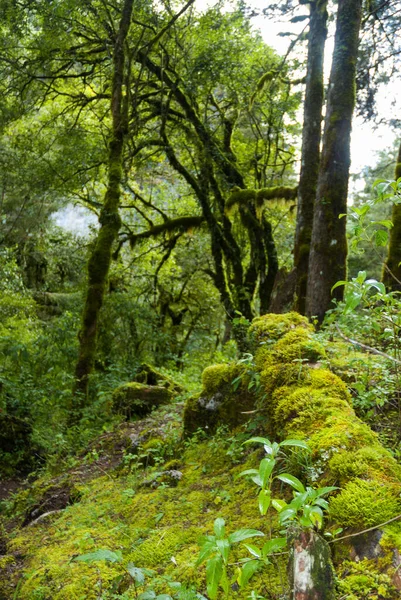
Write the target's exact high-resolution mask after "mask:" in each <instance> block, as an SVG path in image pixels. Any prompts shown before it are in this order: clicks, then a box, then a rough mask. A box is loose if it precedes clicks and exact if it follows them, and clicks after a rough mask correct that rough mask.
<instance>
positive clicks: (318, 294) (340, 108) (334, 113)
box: [306, 0, 362, 323]
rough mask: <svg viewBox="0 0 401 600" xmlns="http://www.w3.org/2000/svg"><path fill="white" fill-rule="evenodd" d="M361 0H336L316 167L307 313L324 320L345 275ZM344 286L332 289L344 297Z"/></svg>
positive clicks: (338, 295) (337, 297) (337, 295)
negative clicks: (335, 286)
mask: <svg viewBox="0 0 401 600" xmlns="http://www.w3.org/2000/svg"><path fill="white" fill-rule="evenodd" d="M361 13H362V0H339V2H338V12H337V27H336V35H335V43H334V53H333V63H332V67H331V74H330V83H329V93H328V99H327V112H326V118H325V129H324V135H323V149H322V157H321V161H320V168H319V178H318V186H317V195H316V202H315V213H314V219H313V229H312V240H311V252H310V258H309V273H308V285H307V297H306V313H307V315H308V316H310V317H312V316H316V317H317V319H318V321H319V322H320V323H321V322H322V321H323V318H324V315H325V313H326V311H327V310H328V309H329V308H330V304H331V300H332V297H331V289H332V287H333V285H334V284H335V283H336V282H337V281H339V280H344V279H345V278H346V258H347V241H346V220H345V218H340V215H341V214H345V213H346V212H347V194H348V178H349V167H350V162H351V159H350V138H351V123H352V113H353V111H354V106H355V75H356V59H357V52H358V41H359V30H360V26H361ZM342 295H343V288H342V287H339V288H337V289H336V290H335V292H334V297H335V298H336V299H338V300H340V299H342Z"/></svg>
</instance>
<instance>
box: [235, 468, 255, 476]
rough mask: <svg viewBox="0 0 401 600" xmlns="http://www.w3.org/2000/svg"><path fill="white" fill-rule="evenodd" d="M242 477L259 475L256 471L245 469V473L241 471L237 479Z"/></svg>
mask: <svg viewBox="0 0 401 600" xmlns="http://www.w3.org/2000/svg"><path fill="white" fill-rule="evenodd" d="M244 475H259V471H257V470H256V469H247V470H246V471H242V472H241V473H240V474H239V475H238V477H243V476H244Z"/></svg>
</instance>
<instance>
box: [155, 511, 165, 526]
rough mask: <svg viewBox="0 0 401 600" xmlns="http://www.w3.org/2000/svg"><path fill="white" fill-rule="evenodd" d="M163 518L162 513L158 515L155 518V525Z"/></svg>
mask: <svg viewBox="0 0 401 600" xmlns="http://www.w3.org/2000/svg"><path fill="white" fill-rule="evenodd" d="M163 517H164V513H158V514H157V515H156V516H155V524H156V525H157V524H158V523H159V521H161V520H162V518H163Z"/></svg>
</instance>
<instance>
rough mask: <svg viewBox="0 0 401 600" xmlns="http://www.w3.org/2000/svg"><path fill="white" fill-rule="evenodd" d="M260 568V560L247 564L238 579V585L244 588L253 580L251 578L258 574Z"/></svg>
mask: <svg viewBox="0 0 401 600" xmlns="http://www.w3.org/2000/svg"><path fill="white" fill-rule="evenodd" d="M260 566H261V565H260V561H258V560H250V561H248V562H246V563H245V564H244V565H243V567H242V569H241V572H240V575H239V577H238V585H239V586H240V587H244V586H245V585H246V584H247V583H248V581H249V580H250V579H251V577H252V576H253V575H254V574H255V573H256V571H257V570H258V569H259V567H260Z"/></svg>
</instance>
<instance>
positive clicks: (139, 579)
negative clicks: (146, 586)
mask: <svg viewBox="0 0 401 600" xmlns="http://www.w3.org/2000/svg"><path fill="white" fill-rule="evenodd" d="M127 571H128V573H129V574H130V575H131V577H132V579H133V580H134V581H135V583H137V584H138V585H142V584H143V583H144V581H145V573H144V572H143V570H142V569H139V568H138V567H136V566H135V565H134V564H133V563H128V565H127Z"/></svg>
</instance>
